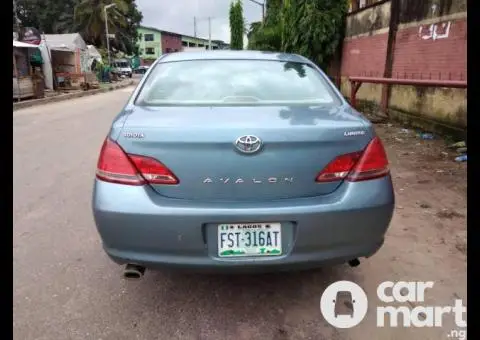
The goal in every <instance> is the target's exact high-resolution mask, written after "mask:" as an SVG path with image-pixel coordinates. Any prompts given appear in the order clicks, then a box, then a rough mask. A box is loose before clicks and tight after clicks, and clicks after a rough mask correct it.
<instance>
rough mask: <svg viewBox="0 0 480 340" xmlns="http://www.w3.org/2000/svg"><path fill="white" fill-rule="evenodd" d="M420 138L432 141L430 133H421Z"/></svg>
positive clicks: (432, 137)
mask: <svg viewBox="0 0 480 340" xmlns="http://www.w3.org/2000/svg"><path fill="white" fill-rule="evenodd" d="M420 138H421V139H426V140H428V139H434V136H433V135H432V134H431V133H422V134H420Z"/></svg>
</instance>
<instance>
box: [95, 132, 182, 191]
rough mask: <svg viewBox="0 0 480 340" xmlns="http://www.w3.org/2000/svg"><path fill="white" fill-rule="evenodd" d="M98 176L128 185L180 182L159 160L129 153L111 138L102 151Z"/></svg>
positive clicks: (107, 180)
mask: <svg viewBox="0 0 480 340" xmlns="http://www.w3.org/2000/svg"><path fill="white" fill-rule="evenodd" d="M97 178H98V179H100V180H102V181H105V182H111V183H119V184H128V185H144V184H145V183H150V184H177V183H178V179H177V178H176V177H175V175H174V174H173V173H172V172H171V171H170V170H169V169H168V168H167V167H166V166H165V165H163V164H162V163H160V162H159V161H157V160H155V159H153V158H149V157H143V156H137V155H127V154H126V153H125V152H124V151H123V150H122V148H121V147H120V146H119V145H118V144H117V143H115V142H114V141H112V140H110V139H109V138H107V139H106V140H105V142H104V143H103V146H102V150H101V151H100V157H99V158H98V163H97Z"/></svg>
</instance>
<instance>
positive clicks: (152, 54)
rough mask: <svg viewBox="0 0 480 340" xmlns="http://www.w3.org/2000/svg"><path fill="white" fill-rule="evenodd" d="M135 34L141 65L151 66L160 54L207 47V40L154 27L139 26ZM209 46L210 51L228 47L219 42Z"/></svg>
mask: <svg viewBox="0 0 480 340" xmlns="http://www.w3.org/2000/svg"><path fill="white" fill-rule="evenodd" d="M137 32H138V41H137V43H138V45H139V55H140V61H141V64H142V65H149V64H152V63H153V62H154V61H155V60H156V59H157V58H158V57H160V56H161V55H162V54H164V53H172V52H179V51H182V50H183V48H184V47H204V48H205V49H208V47H209V41H208V39H202V38H198V37H192V36H188V35H183V34H179V33H174V32H169V31H165V30H160V29H157V28H154V27H147V26H140V27H139V28H138V31H137ZM211 45H212V50H217V49H228V48H229V45H228V44H226V43H225V42H223V41H221V40H212V41H211Z"/></svg>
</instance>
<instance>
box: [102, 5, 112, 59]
mask: <svg viewBox="0 0 480 340" xmlns="http://www.w3.org/2000/svg"><path fill="white" fill-rule="evenodd" d="M113 6H115V4H110V5H106V6H104V7H103V14H104V15H105V35H106V38H107V53H108V65H111V64H112V63H111V60H110V37H109V36H108V16H107V9H109V8H110V7H113Z"/></svg>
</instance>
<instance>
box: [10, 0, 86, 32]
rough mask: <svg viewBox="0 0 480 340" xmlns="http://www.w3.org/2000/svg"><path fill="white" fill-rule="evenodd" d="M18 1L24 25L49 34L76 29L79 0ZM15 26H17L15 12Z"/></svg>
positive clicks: (18, 8)
mask: <svg viewBox="0 0 480 340" xmlns="http://www.w3.org/2000/svg"><path fill="white" fill-rule="evenodd" d="M16 3H17V15H18V19H19V21H20V23H21V26H22V27H34V28H36V29H38V30H39V31H40V32H44V33H48V34H55V33H57V34H60V33H69V32H72V31H73V30H74V22H73V11H74V8H75V5H76V4H77V3H78V0H62V1H56V0H16ZM12 13H13V12H12ZM13 27H14V28H15V27H16V19H15V13H13Z"/></svg>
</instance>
